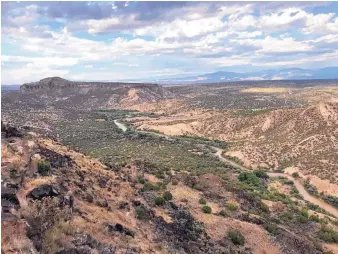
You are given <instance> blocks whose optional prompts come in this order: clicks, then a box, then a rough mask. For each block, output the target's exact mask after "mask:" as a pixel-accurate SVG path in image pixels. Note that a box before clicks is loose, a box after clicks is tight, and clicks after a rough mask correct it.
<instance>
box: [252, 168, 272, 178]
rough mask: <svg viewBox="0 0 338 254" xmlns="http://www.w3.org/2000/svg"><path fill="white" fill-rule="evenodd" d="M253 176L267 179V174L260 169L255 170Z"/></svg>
mask: <svg viewBox="0 0 338 254" xmlns="http://www.w3.org/2000/svg"><path fill="white" fill-rule="evenodd" d="M254 174H255V175H256V176H257V177H259V178H269V176H268V174H267V173H266V172H265V171H264V170H261V169H258V170H255V171H254Z"/></svg>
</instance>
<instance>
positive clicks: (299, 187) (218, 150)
mask: <svg viewBox="0 0 338 254" xmlns="http://www.w3.org/2000/svg"><path fill="white" fill-rule="evenodd" d="M114 123H115V124H116V126H117V127H119V128H120V129H121V130H122V131H124V132H125V131H126V130H127V127H126V126H125V125H124V124H123V123H121V122H119V121H118V120H114ZM138 132H141V133H148V134H152V135H156V136H161V137H166V138H170V139H171V137H170V136H167V135H164V134H162V133H155V132H150V131H149V132H148V131H138ZM211 148H212V149H214V150H215V151H216V153H215V156H217V157H218V159H219V160H221V161H223V162H225V163H227V164H230V165H232V166H234V167H236V168H239V169H241V170H242V171H251V170H250V169H248V168H246V167H243V166H242V165H240V164H238V163H236V162H234V161H231V160H229V159H227V158H225V157H223V156H222V153H223V149H221V148H218V147H214V146H211ZM267 174H268V175H269V176H270V177H286V178H288V179H289V180H292V181H293V182H294V185H295V187H296V188H297V190H298V191H299V193H300V194H301V195H302V196H303V198H304V200H306V201H308V202H311V203H313V204H315V205H318V206H319V207H320V208H322V209H324V210H325V211H327V212H329V213H330V214H332V215H334V216H335V217H336V218H338V209H337V208H335V207H334V206H332V205H330V204H328V203H326V202H324V201H323V200H321V199H319V198H317V197H315V196H312V195H310V194H309V193H308V192H307V191H306V189H305V188H304V186H303V183H302V182H301V181H300V180H299V179H296V178H294V177H292V176H291V175H288V174H285V173H272V172H268V173H267Z"/></svg>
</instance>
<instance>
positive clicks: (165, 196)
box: [163, 191, 173, 201]
mask: <svg viewBox="0 0 338 254" xmlns="http://www.w3.org/2000/svg"><path fill="white" fill-rule="evenodd" d="M163 198H164V199H165V200H167V201H168V200H172V199H173V195H172V194H171V193H170V192H169V191H166V192H164V193H163Z"/></svg>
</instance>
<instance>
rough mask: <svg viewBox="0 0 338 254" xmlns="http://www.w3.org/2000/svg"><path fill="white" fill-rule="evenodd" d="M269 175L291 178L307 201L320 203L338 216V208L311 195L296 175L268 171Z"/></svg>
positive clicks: (319, 204) (320, 205)
mask: <svg viewBox="0 0 338 254" xmlns="http://www.w3.org/2000/svg"><path fill="white" fill-rule="evenodd" d="M268 175H269V176H270V177H280V176H282V177H286V178H288V179H289V180H292V181H293V182H294V184H295V187H296V188H297V190H298V191H299V193H300V194H301V195H302V196H303V198H304V199H305V200H306V201H309V202H311V203H313V204H315V205H318V206H319V207H321V208H323V209H324V210H326V211H327V212H329V213H331V214H332V215H334V216H335V217H336V218H338V210H337V208H335V207H334V206H332V205H330V204H328V203H326V202H325V201H323V200H321V199H319V198H316V197H314V196H312V195H310V194H309V193H308V192H307V191H306V189H305V188H304V186H303V184H302V182H301V181H300V180H299V179H295V178H294V177H292V176H290V175H288V174H285V173H268Z"/></svg>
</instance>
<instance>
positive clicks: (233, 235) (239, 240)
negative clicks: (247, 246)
mask: <svg viewBox="0 0 338 254" xmlns="http://www.w3.org/2000/svg"><path fill="white" fill-rule="evenodd" d="M228 237H229V239H230V240H231V241H232V242H233V243H234V244H237V245H244V243H245V238H244V236H243V235H242V233H241V232H239V231H238V230H231V231H229V232H228Z"/></svg>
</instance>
